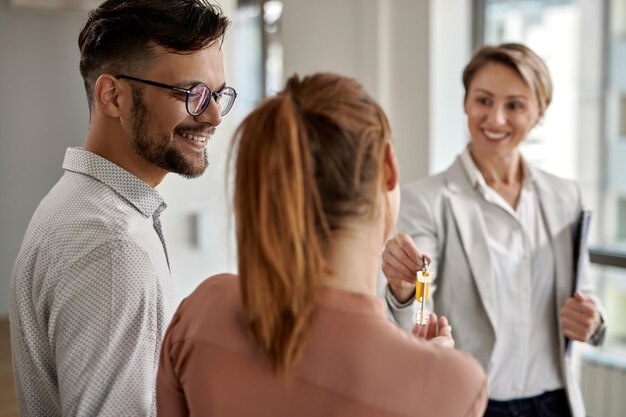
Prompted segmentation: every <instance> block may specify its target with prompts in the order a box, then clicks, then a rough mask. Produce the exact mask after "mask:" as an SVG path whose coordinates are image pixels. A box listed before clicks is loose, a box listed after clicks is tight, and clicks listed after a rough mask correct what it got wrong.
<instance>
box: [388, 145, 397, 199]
mask: <svg viewBox="0 0 626 417" xmlns="http://www.w3.org/2000/svg"><path fill="white" fill-rule="evenodd" d="M398 177H399V173H398V162H397V161H396V152H395V150H394V147H393V143H391V142H388V143H387V145H386V147H385V184H386V185H387V191H391V190H393V189H394V188H396V186H397V185H398Z"/></svg>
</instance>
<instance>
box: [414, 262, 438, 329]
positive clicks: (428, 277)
mask: <svg viewBox="0 0 626 417" xmlns="http://www.w3.org/2000/svg"><path fill="white" fill-rule="evenodd" d="M433 277H434V273H432V272H429V271H428V261H427V260H426V258H425V257H422V270H421V271H417V275H416V277H415V301H417V302H418V303H420V309H419V310H418V311H417V313H416V315H415V322H416V323H419V324H420V325H422V326H423V325H424V324H425V323H426V319H427V317H428V315H429V314H430V312H429V311H427V310H426V308H425V305H426V301H428V299H429V298H430V283H431V282H432V281H433Z"/></svg>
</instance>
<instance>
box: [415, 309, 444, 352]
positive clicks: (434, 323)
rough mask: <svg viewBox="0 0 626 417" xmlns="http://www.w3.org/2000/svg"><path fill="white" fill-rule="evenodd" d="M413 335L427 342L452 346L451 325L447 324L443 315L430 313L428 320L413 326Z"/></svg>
mask: <svg viewBox="0 0 626 417" xmlns="http://www.w3.org/2000/svg"><path fill="white" fill-rule="evenodd" d="M412 332H413V335H414V336H415V337H417V338H419V339H424V340H426V341H428V342H431V343H434V344H437V345H441V346H446V347H449V348H454V339H453V338H452V326H450V325H449V324H448V319H447V318H446V317H445V316H441V317H439V320H437V315H436V314H435V313H430V315H429V316H428V322H427V323H426V324H425V325H423V326H422V325H420V324H416V325H415V327H413V330H412Z"/></svg>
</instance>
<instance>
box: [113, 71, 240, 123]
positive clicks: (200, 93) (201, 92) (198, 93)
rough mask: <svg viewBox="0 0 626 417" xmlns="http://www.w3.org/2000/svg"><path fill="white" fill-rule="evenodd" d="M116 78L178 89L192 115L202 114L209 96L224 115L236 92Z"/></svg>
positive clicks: (231, 89)
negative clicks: (187, 87) (184, 97)
mask: <svg viewBox="0 0 626 417" xmlns="http://www.w3.org/2000/svg"><path fill="white" fill-rule="evenodd" d="M115 78H117V79H127V80H131V81H137V82H140V83H144V84H148V85H152V86H154V87H160V88H166V89H168V90H174V91H178V92H179V93H183V94H185V95H186V99H185V106H186V108H187V113H189V114H190V115H192V116H198V115H200V114H202V112H204V111H205V110H206V108H207V107H208V106H209V103H210V102H211V97H213V100H215V104H217V105H218V107H219V108H220V115H221V116H225V115H226V113H228V112H229V111H230V109H231V108H232V107H233V104H234V103H235V99H236V98H237V92H236V91H235V89H234V88H232V87H228V86H224V87H222V88H221V89H220V90H219V91H216V92H213V91H211V89H210V88H209V87H207V86H206V84H202V83H200V84H194V85H192V86H191V88H189V89H188V90H187V89H185V88H181V87H176V86H173V85H167V84H163V83H158V82H156V81H148V80H142V79H141V78H136V77H131V76H129V75H117V76H116V77H115Z"/></svg>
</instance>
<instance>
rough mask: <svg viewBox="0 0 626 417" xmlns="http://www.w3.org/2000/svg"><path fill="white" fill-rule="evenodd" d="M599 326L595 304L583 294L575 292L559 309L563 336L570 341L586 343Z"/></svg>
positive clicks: (600, 320) (600, 321)
mask: <svg viewBox="0 0 626 417" xmlns="http://www.w3.org/2000/svg"><path fill="white" fill-rule="evenodd" d="M601 324H602V319H601V318H600V313H598V309H597V308H596V304H595V303H594V301H593V299H592V298H591V297H589V296H588V295H587V294H585V293H582V292H580V291H576V293H574V296H573V297H569V298H568V299H567V300H565V304H563V307H561V326H562V327H563V334H564V335H565V336H566V337H568V338H570V339H571V340H578V341H579V342H587V341H588V340H589V338H590V337H591V336H592V335H593V334H594V333H595V332H596V331H597V330H598V328H599V327H600V325H601Z"/></svg>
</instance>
